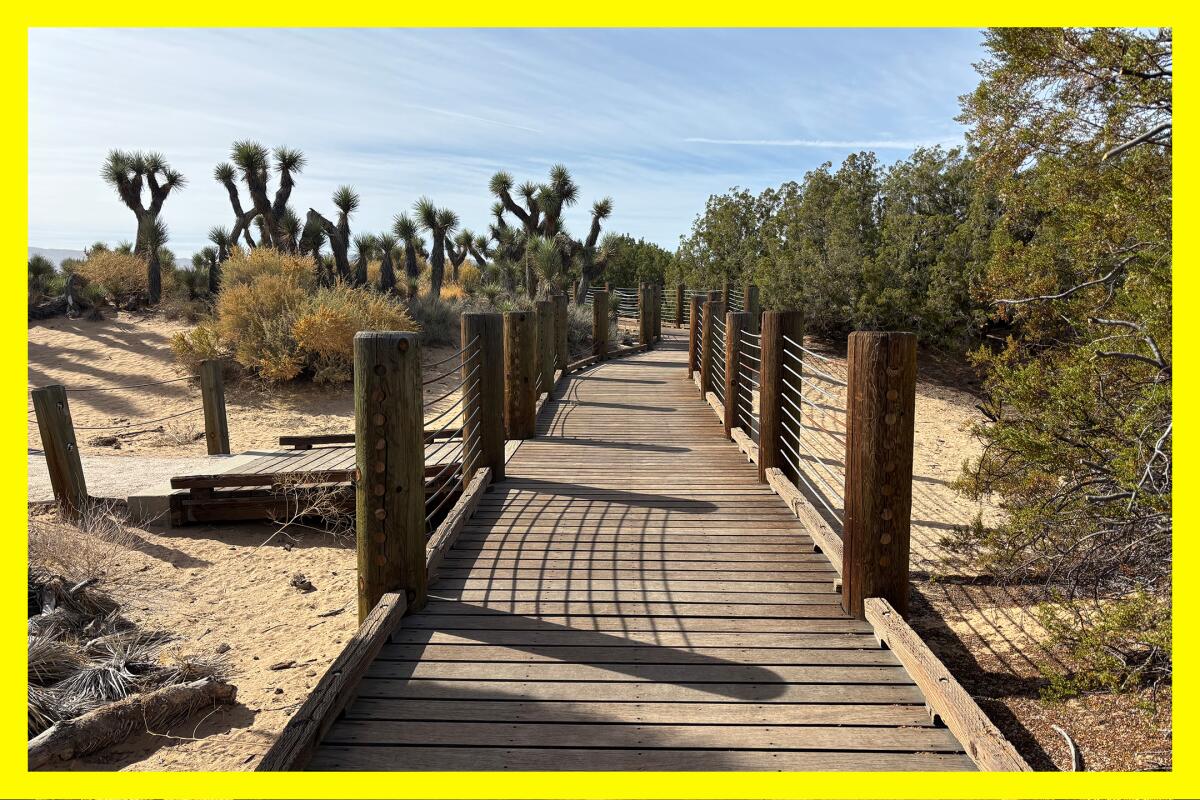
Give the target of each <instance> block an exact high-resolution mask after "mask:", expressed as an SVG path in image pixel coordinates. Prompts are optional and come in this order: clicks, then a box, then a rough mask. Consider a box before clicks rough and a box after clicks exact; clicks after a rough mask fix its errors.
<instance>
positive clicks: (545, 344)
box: [534, 300, 557, 400]
mask: <svg viewBox="0 0 1200 800" xmlns="http://www.w3.org/2000/svg"><path fill="white" fill-rule="evenodd" d="M535 308H536V309H537V373H536V376H535V378H534V381H535V385H536V384H537V383H540V384H541V385H542V389H541V390H542V391H543V392H545V393H546V394H547V395H551V394H553V393H554V349H555V347H556V346H557V345H556V343H555V340H554V339H555V336H554V301H553V300H538V301H537V303H536V304H535ZM536 399H537V398H536V397H535V398H534V400H536Z"/></svg>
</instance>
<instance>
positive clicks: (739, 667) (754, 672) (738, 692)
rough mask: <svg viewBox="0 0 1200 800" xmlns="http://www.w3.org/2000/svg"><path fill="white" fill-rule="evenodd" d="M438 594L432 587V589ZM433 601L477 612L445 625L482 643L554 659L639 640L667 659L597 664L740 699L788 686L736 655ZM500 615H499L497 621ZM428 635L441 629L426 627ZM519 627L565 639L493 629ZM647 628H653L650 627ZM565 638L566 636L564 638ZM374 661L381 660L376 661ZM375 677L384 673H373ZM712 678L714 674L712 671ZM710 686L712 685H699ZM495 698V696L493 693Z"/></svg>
mask: <svg viewBox="0 0 1200 800" xmlns="http://www.w3.org/2000/svg"><path fill="white" fill-rule="evenodd" d="M433 594H434V595H436V592H434V593H433ZM430 600H431V602H437V603H438V604H439V605H440V606H443V607H444V608H445V609H446V614H445V615H447V616H448V615H455V616H470V617H478V618H479V626H480V627H478V628H462V627H461V623H455V624H454V626H453V628H450V627H447V628H446V630H452V631H453V633H454V635H456V636H460V637H463V638H469V639H473V640H474V641H477V642H479V643H480V644H483V645H492V646H496V647H508V648H512V649H515V650H522V651H524V652H526V653H531V654H534V655H537V656H541V657H543V658H549V659H552V660H558V657H557V655H556V648H562V647H564V646H565V647H631V646H637V647H639V648H640V649H642V651H643V652H645V651H646V649H647V648H649V649H653V650H658V651H669V652H670V658H671V659H672V660H671V661H669V662H666V663H662V662H659V663H634V662H604V663H598V664H595V666H596V667H597V668H598V669H602V670H606V671H610V672H613V673H619V674H621V675H625V676H628V677H630V678H634V679H636V680H638V681H648V682H654V683H659V684H663V683H670V684H673V685H676V686H689V687H693V688H697V690H698V691H706V692H708V693H709V694H712V695H715V696H718V697H726V698H729V699H732V700H742V701H765V700H770V699H772V698H775V697H779V696H781V695H782V694H784V693H785V692H786V690H787V681H786V679H785V678H783V677H782V676H781V675H779V674H778V673H776V672H774V671H772V670H770V669H768V668H767V667H763V666H760V665H756V664H741V663H738V662H736V661H729V660H727V659H723V658H716V657H714V656H707V655H704V654H702V653H696V652H693V651H691V650H684V649H680V648H678V647H667V646H664V645H659V644H650V643H647V642H643V641H638V640H632V639H628V638H626V637H624V636H619V635H614V634H610V633H605V632H603V631H598V630H588V629H584V628H575V627H571V626H568V625H559V624H557V623H554V622H548V621H546V620H543V619H537V618H535V617H528V616H524V615H521V614H514V613H510V612H506V611H500V610H498V609H491V608H487V607H486V606H479V605H472V604H471V603H464V602H460V601H457V600H444V599H436V597H435V596H431V598H430ZM439 616H443V615H442V614H437V615H433V614H428V615H426V619H430V620H436V619H437V617H439ZM608 619H612V620H614V621H620V622H624V621H626V620H628V619H629V618H628V617H615V616H614V617H608ZM643 619H647V620H653V619H656V618H655V617H644V618H643ZM501 620H503V621H501ZM426 630H428V632H429V634H430V635H432V634H434V633H436V632H437V631H438V630H440V629H426ZM513 630H520V631H525V632H537V633H560V634H562V637H563V640H564V642H563V644H558V645H545V644H534V643H529V642H520V643H518V642H513V641H510V640H509V639H510V637H507V636H498V635H497V634H498V633H500V632H503V631H513ZM648 632H655V630H654V629H653V628H651V629H649V631H648ZM662 632H664V633H666V632H671V633H683V631H682V630H681V628H680V627H673V628H671V629H670V630H669V631H668V630H666V629H664V630H663V631H662ZM567 639H569V642H568V641H566V640H567ZM376 663H379V662H378V661H377V662H376ZM391 663H396V664H411V665H412V668H414V669H415V668H416V667H417V665H418V664H421V663H427V661H426V660H425V659H424V658H423V657H419V658H417V659H415V660H413V661H411V662H408V661H403V662H391ZM562 663H577V662H575V661H570V660H568V661H564V662H562ZM689 666H690V667H729V668H732V669H731V670H730V671H731V672H733V674H732V675H730V674H728V673H727V674H726V675H724V676H723V679H717V680H703V679H700V680H686V681H685V680H671V681H668V680H663V678H662V675H661V674H660V673H661V672H662V670H663V667H689ZM376 677H382V676H379V675H376ZM388 677H393V678H398V679H403V678H405V677H407V676H405V675H404V673H403V669H402V668H401V669H398V670H396V671H394V672H393V673H391V674H389V675H388ZM713 677H714V678H715V677H717V676H713ZM705 686H710V687H713V688H711V689H704V688H702V687H705ZM493 699H494V698H493Z"/></svg>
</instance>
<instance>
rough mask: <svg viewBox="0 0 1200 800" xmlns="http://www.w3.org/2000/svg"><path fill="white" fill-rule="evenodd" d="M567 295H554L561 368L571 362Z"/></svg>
mask: <svg viewBox="0 0 1200 800" xmlns="http://www.w3.org/2000/svg"><path fill="white" fill-rule="evenodd" d="M568 313H569V311H568V309H567V296H566V295H565V294H556V295H554V354H555V361H556V362H557V363H556V364H555V366H556V367H557V368H558V369H560V370H563V371H564V372H565V371H566V369H567V364H569V363H570V362H571V350H570V345H569V344H568V342H567V329H568V323H567V319H568V317H567V315H568ZM495 474H496V472H495V470H492V475H495Z"/></svg>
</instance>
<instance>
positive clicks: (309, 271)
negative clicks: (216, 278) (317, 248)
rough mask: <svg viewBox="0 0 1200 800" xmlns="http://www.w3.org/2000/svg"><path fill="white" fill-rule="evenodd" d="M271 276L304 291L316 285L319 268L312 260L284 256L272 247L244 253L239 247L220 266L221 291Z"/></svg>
mask: <svg viewBox="0 0 1200 800" xmlns="http://www.w3.org/2000/svg"><path fill="white" fill-rule="evenodd" d="M268 275H271V276H275V277H277V278H281V279H283V280H284V281H286V282H287V283H292V284H296V285H297V286H300V287H302V288H307V289H313V288H315V287H316V283H317V273H316V265H315V264H314V263H313V260H312V258H310V257H309V256H298V255H292V254H290V253H284V252H282V251H280V250H275V249H274V248H271V247H255V248H253V249H251V250H244V249H242V248H240V247H236V248H234V249H233V251H232V252H231V253H230V254H229V258H228V259H227V260H226V261H225V263H224V264H222V265H221V291H222V292H224V291H225V289H226V288H229V287H233V286H249V285H251V284H253V283H255V282H257V281H258V280H260V279H262V278H264V277H266V276H268Z"/></svg>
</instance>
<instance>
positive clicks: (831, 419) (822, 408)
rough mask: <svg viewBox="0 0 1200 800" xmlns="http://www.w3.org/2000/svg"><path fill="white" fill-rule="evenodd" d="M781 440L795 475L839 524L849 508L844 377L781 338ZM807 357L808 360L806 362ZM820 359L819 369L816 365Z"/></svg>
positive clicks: (835, 368) (835, 367)
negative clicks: (846, 486) (782, 390)
mask: <svg viewBox="0 0 1200 800" xmlns="http://www.w3.org/2000/svg"><path fill="white" fill-rule="evenodd" d="M783 345H784V346H783V364H782V367H783V383H784V387H785V391H784V392H783V395H782V398H781V399H782V402H781V403H780V411H781V412H782V423H783V424H782V429H783V432H784V435H783V437H782V440H781V442H780V444H781V446H782V449H783V451H784V458H785V460H786V461H787V462H788V464H789V465H790V466H791V467H792V469H793V470H794V471H795V473H796V475H797V477H798V478H799V479H800V481H801V482H803V483H804V485H805V487H806V488H807V489H808V490H809V491H810V492H811V493H812V494H813V495H814V497H815V498H816V499H817V501H818V502H820V504H821V505H822V506H824V508H825V510H826V511H828V512H829V514H831V515H832V517H833V518H834V519H836V520H837V521H838V522H839V523H841V522H842V521H843V508H844V507H845V485H846V469H845V461H844V459H845V451H846V392H845V387H846V373H845V369H844V367H842V366H841V365H840V364H839V363H838V362H836V361H834V360H832V359H830V358H828V357H825V356H821V355H820V354H817V353H814V352H812V351H811V350H809V349H808V348H806V347H804V345H803V344H802V343H800V342H798V341H796V340H794V339H792V338H790V337H787V336H785V337H784V338H783ZM805 356H808V358H805ZM814 361H818V362H819V363H820V364H821V366H820V367H816V366H814V365H813V362H814Z"/></svg>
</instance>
